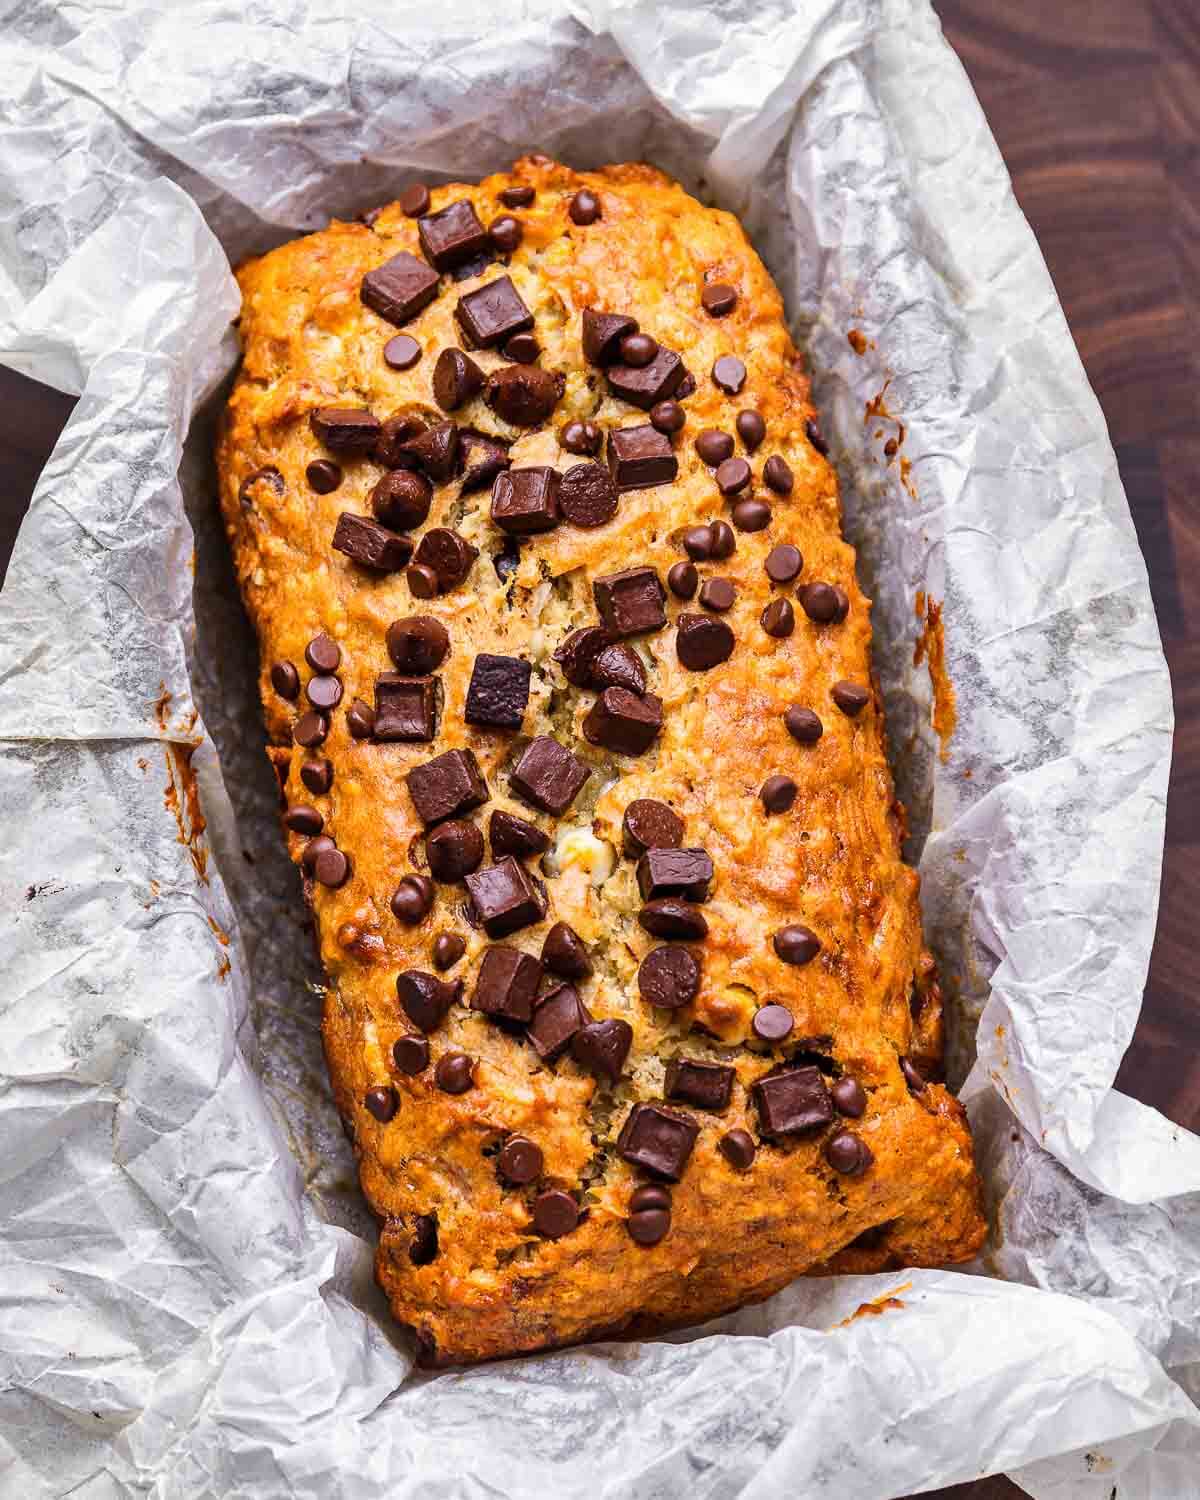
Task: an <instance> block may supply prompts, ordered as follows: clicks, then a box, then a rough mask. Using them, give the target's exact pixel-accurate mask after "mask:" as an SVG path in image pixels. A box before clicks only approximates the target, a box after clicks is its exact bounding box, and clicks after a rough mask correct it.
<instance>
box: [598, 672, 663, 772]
mask: <svg viewBox="0 0 1200 1500" xmlns="http://www.w3.org/2000/svg"><path fill="white" fill-rule="evenodd" d="M661 732H662V700H661V699H660V698H656V697H655V696H654V694H653V693H647V694H646V696H645V697H644V698H639V697H638V695H637V694H636V693H631V692H630V691H629V690H628V689H627V688H622V687H611V688H605V689H604V691H603V692H602V693H601V694H600V696H599V697H598V698H597V699H596V701H595V703H593V704H592V707H591V709H590V711H589V712H588V715H587V717H586V718H585V719H584V721H583V733H584V736H585V737H586V739H587V740H588V741H589V743H591V744H593V745H602V746H603V747H604V748H605V749H606V750H613V751H615V752H616V753H617V754H618V755H643V754H645V752H646V751H647V750H649V748H650V746H651V745H652V744H653V743H654V741H655V740H656V739H657V738H658V736H659V734H660V733H661Z"/></svg>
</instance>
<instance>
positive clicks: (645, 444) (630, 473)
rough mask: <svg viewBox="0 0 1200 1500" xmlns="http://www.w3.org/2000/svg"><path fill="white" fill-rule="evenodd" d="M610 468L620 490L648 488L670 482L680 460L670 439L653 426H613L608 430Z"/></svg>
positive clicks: (613, 480) (613, 479) (674, 475)
mask: <svg viewBox="0 0 1200 1500" xmlns="http://www.w3.org/2000/svg"><path fill="white" fill-rule="evenodd" d="M608 470H609V473H610V474H611V475H612V482H613V484H615V485H616V487H617V489H618V490H647V489H652V488H653V487H654V486H655V485H658V484H670V483H671V481H672V480H673V479H674V478H675V477H676V475H677V474H678V473H679V460H678V459H677V458H676V457H675V454H674V452H673V451H672V449H671V443H670V439H669V438H666V437H664V435H663V434H662V433H661V432H657V431H656V430H655V429H654V428H653V427H650V426H646V427H614V428H612V429H611V430H610V432H609V434H608Z"/></svg>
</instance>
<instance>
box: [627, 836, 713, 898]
mask: <svg viewBox="0 0 1200 1500" xmlns="http://www.w3.org/2000/svg"><path fill="white" fill-rule="evenodd" d="M712 878H713V863H712V860H711V859H710V858H709V857H708V853H707V851H706V850H704V849H647V850H646V852H645V854H643V855H642V857H641V859H639V860H638V865H637V881H638V890H639V891H641V893H642V900H643V901H654V900H657V898H658V897H659V896H683V897H684V898H685V899H686V900H688V901H707V900H708V888H709V885H710V883H711V881H712Z"/></svg>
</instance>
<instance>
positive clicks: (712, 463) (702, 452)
mask: <svg viewBox="0 0 1200 1500" xmlns="http://www.w3.org/2000/svg"><path fill="white" fill-rule="evenodd" d="M696 452H697V454H698V455H699V457H700V462H701V463H704V464H707V465H708V467H709V468H710V469H715V468H718V467H719V466H720V465H721V464H723V463H724V462H725V460H726V459H728V458H732V457H733V438H732V437H731V436H730V435H729V433H727V432H722V431H721V429H720V428H719V427H706V428H705V429H704V431H703V432H700V433H697V435H696Z"/></svg>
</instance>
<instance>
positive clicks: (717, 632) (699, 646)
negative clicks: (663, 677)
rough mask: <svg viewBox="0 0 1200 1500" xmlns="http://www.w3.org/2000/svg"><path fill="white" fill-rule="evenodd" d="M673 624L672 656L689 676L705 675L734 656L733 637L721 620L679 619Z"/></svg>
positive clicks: (708, 618)
mask: <svg viewBox="0 0 1200 1500" xmlns="http://www.w3.org/2000/svg"><path fill="white" fill-rule="evenodd" d="M675 623H676V631H675V654H676V656H677V657H678V658H679V662H680V665H681V666H684V667H686V668H687V669H688V671H689V672H707V671H708V670H709V669H710V668H711V667H716V666H719V665H720V664H721V663H722V662H723V661H728V660H729V658H730V657H731V656H732V655H733V647H734V634H733V631H732V630H730V628H729V626H728V625H727V624H726V623H725V621H724V620H714V619H713V618H712V616H711V615H680V616H679V618H678V620H677V621H676V622H675Z"/></svg>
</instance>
